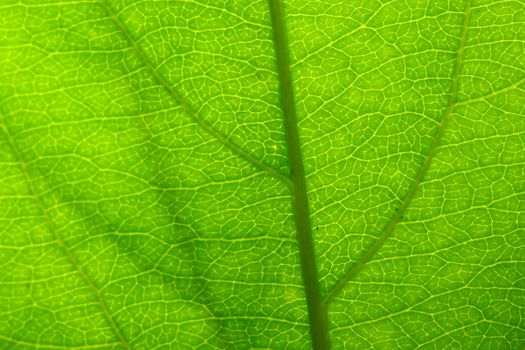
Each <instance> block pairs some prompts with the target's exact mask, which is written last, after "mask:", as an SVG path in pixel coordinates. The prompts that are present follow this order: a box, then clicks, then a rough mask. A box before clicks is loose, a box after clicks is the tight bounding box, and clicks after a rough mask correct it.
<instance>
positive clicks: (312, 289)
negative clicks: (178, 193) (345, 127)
mask: <svg viewBox="0 0 525 350" xmlns="http://www.w3.org/2000/svg"><path fill="white" fill-rule="evenodd" d="M283 7H284V5H283V2H282V0H270V12H271V17H272V28H273V35H274V42H275V54H276V56H277V70H278V73H279V89H280V96H281V105H282V110H283V114H284V126H285V131H286V141H287V145H288V158H289V160H290V167H291V169H290V171H291V175H290V178H291V180H292V184H291V185H292V186H291V190H292V201H293V203H292V204H293V208H294V217H295V227H296V231H297V241H298V244H299V255H300V260H301V272H302V276H303V283H304V287H305V294H306V304H307V308H308V320H309V325H310V335H311V338H312V346H313V349H314V350H326V349H329V347H330V339H329V333H328V325H327V319H326V309H325V308H324V307H323V305H322V303H321V292H320V288H319V279H318V277H317V267H316V264H315V251H314V243H313V238H312V228H311V223H310V212H309V207H308V195H307V190H306V178H305V173H304V166H303V159H302V154H301V144H300V140H299V130H298V126H297V115H296V110H295V98H294V92H293V85H292V75H291V72H290V63H289V54H288V40H287V36H286V26H285V21H284V11H283Z"/></svg>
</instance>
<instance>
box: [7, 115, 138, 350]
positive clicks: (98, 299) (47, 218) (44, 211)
mask: <svg viewBox="0 0 525 350" xmlns="http://www.w3.org/2000/svg"><path fill="white" fill-rule="evenodd" d="M0 120H1V119H0ZM0 128H1V129H2V130H4V134H5V135H6V138H7V143H8V145H9V147H10V148H11V151H12V152H13V154H14V156H15V157H16V159H17V160H18V165H19V167H20V170H21V171H22V174H23V176H24V179H25V181H26V184H27V187H28V189H29V191H30V193H31V195H32V197H33V198H34V199H35V202H36V204H37V206H38V208H39V210H40V212H41V213H42V216H43V217H44V221H45V223H46V225H47V227H48V229H49V231H50V232H51V233H52V234H53V236H54V237H55V240H56V241H57V243H58V245H59V246H60V248H61V249H62V251H63V252H64V254H65V255H66V257H67V259H68V261H69V263H70V264H71V265H72V266H73V268H74V269H75V270H76V271H77V272H78V274H79V276H80V279H81V280H82V281H83V282H84V284H85V285H86V286H87V287H88V289H89V290H90V291H91V292H92V293H93V295H94V297H95V300H96V302H97V304H98V305H99V307H100V310H101V311H102V315H103V317H104V319H105V320H106V322H107V323H108V325H109V327H110V328H111V330H112V332H113V333H114V334H115V337H116V339H117V340H118V342H119V344H120V345H121V346H122V348H124V349H126V350H130V349H131V347H130V345H129V343H128V341H127V340H126V339H125V338H124V336H123V335H122V332H121V331H120V329H119V327H118V326H117V324H116V322H115V320H114V319H113V316H112V314H111V312H110V311H109V308H108V306H107V305H106V302H105V301H104V299H103V298H102V295H101V294H100V291H99V290H98V288H97V286H96V285H95V283H94V282H93V280H92V279H91V277H89V275H88V274H87V273H86V272H85V271H84V269H83V268H82V264H80V262H79V261H78V260H77V258H76V257H75V255H73V252H72V251H71V249H70V248H69V247H68V245H67V243H66V241H65V240H64V238H63V237H62V235H61V233H60V232H59V231H58V229H57V228H56V226H55V223H54V222H53V220H52V218H51V215H50V214H49V212H48V209H47V208H46V206H45V205H44V202H43V200H42V198H41V197H40V195H39V194H38V191H37V190H36V188H35V184H34V182H33V179H32V177H31V175H30V174H29V171H28V170H27V162H26V160H25V159H24V157H23V156H22V153H21V152H20V151H19V149H18V147H17V145H16V143H15V141H14V139H13V137H12V136H11V132H10V131H9V128H8V127H7V125H5V123H2V124H1V125H0Z"/></svg>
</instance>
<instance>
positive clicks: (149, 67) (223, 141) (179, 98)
mask: <svg viewBox="0 0 525 350" xmlns="http://www.w3.org/2000/svg"><path fill="white" fill-rule="evenodd" d="M100 5H101V6H102V8H103V9H104V11H105V12H106V14H107V15H108V16H109V17H110V18H111V19H112V20H113V22H114V23H115V24H116V26H117V27H118V29H119V31H120V32H121V33H122V35H123V37H124V38H125V39H126V41H127V42H128V44H129V45H130V47H131V49H132V50H133V52H134V53H135V55H137V57H138V58H139V60H140V61H141V62H142V64H143V65H144V66H145V67H146V69H147V70H148V71H149V72H150V74H151V75H152V77H153V78H154V79H155V81H156V82H157V83H158V84H159V85H160V86H162V87H163V88H164V90H166V92H168V94H169V95H170V96H171V97H172V98H173V99H174V100H175V101H176V102H177V103H178V105H179V106H180V107H181V108H182V109H183V110H184V111H185V112H186V114H187V115H188V116H189V117H190V118H191V119H192V120H193V121H194V122H195V123H196V124H197V125H199V126H200V127H201V128H202V129H203V130H204V131H205V132H207V133H208V134H209V135H211V136H212V137H214V138H215V139H216V140H217V141H219V142H220V143H221V144H223V145H224V146H226V147H227V148H228V149H230V151H231V152H232V153H234V154H236V155H237V156H239V157H241V158H244V159H245V160H247V161H248V162H250V163H252V164H253V165H254V166H256V167H257V168H259V170H262V171H264V172H266V173H268V174H270V175H271V176H273V177H275V178H276V179H278V180H281V181H282V182H283V183H284V184H285V185H287V186H288V187H290V186H291V183H290V179H289V178H288V177H286V176H284V175H283V174H281V173H280V172H278V171H277V170H275V169H274V168H272V167H270V166H268V165H266V164H264V163H263V162H262V161H260V160H259V159H257V158H255V157H253V156H252V155H250V154H248V153H246V152H245V151H244V150H242V149H241V148H240V147H239V146H237V145H235V144H233V143H232V142H231V141H230V140H228V139H227V138H226V137H224V136H223V135H221V134H220V133H219V132H217V130H215V129H214V128H212V127H211V126H210V125H209V124H208V123H207V122H206V121H205V120H204V119H202V118H201V117H200V116H199V115H198V114H197V112H195V111H194V110H193V108H192V107H191V106H190V104H189V103H188V102H186V101H185V100H184V98H182V96H180V95H179V93H178V92H177V91H176V90H175V89H174V88H173V87H172V86H171V85H170V84H169V83H168V82H167V81H166V79H164V78H163V77H162V76H161V75H160V74H159V72H158V71H157V69H156V68H155V67H154V66H153V64H152V63H151V61H150V60H149V59H148V57H146V55H145V54H144V52H143V51H142V50H141V49H140V47H139V46H138V44H137V43H136V42H135V40H134V39H133V37H132V36H131V34H130V33H129V31H128V29H127V28H126V27H125V25H124V23H123V22H122V21H121V20H120V18H119V16H118V15H117V13H116V12H115V11H114V10H113V8H112V7H111V6H109V5H108V4H107V2H106V0H100Z"/></svg>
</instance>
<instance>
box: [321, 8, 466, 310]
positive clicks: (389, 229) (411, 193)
mask: <svg viewBox="0 0 525 350" xmlns="http://www.w3.org/2000/svg"><path fill="white" fill-rule="evenodd" d="M471 1H472V0H467V2H466V5H465V15H464V17H463V25H462V30H461V38H460V42H459V46H458V51H457V56H456V62H455V65H454V72H453V75H452V87H451V90H450V93H449V98H448V103H447V107H446V109H445V111H444V112H443V117H442V118H441V123H440V125H439V126H438V129H437V131H436V133H435V135H434V139H433V140H432V144H431V146H430V150H429V151H428V153H427V156H426V157H425V160H424V161H423V165H422V166H421V168H420V169H419V172H418V174H417V176H416V178H415V180H414V182H413V183H412V184H411V186H410V188H409V190H408V193H407V195H406V197H405V199H404V200H403V202H402V203H401V206H400V207H399V209H398V211H397V213H396V215H395V216H394V217H393V219H392V220H391V221H390V222H389V223H388V225H387V226H386V228H385V230H384V231H383V233H382V234H381V235H380V236H379V237H378V238H377V240H376V241H375V242H374V244H373V245H372V246H371V247H370V248H369V249H368V250H367V251H366V252H365V253H364V254H363V256H361V258H360V259H359V260H357V261H356V263H355V264H354V265H353V266H352V268H351V269H350V271H348V272H347V273H346V275H345V276H343V278H341V279H340V280H339V281H338V282H337V283H336V284H335V286H334V288H333V289H332V290H331V291H330V292H329V293H328V294H327V295H326V296H325V297H324V299H323V305H325V306H328V305H329V304H330V303H331V302H332V301H333V299H334V298H335V297H336V296H337V295H339V293H340V292H341V291H342V290H343V288H344V287H345V286H346V285H347V283H348V282H350V281H351V280H352V279H353V278H354V277H355V276H356V275H357V274H358V273H359V271H361V269H362V268H363V267H364V266H365V265H366V264H367V263H368V262H369V261H370V259H371V258H372V257H373V256H374V254H375V253H376V252H377V251H378V250H379V249H380V248H381V247H382V246H383V244H384V243H385V241H386V240H387V239H388V237H390V236H391V235H392V233H393V232H394V230H395V228H396V226H397V224H398V223H399V222H400V220H401V218H402V216H403V215H404V214H405V212H406V210H407V209H408V207H409V205H410V203H411V202H412V200H413V199H414V197H415V195H416V193H417V190H418V188H419V185H420V184H421V182H422V181H423V180H424V179H425V175H426V174H427V172H428V169H429V168H430V164H431V163H432V160H433V159H434V157H435V155H436V153H437V150H438V148H439V145H440V143H441V139H442V138H443V134H444V132H445V129H446V127H447V124H448V122H449V120H450V117H451V116H452V114H453V112H454V107H455V106H456V98H457V92H458V87H459V76H460V74H461V64H462V61H463V52H464V50H465V42H466V40H467V33H468V26H469V20H470V7H471Z"/></svg>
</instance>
